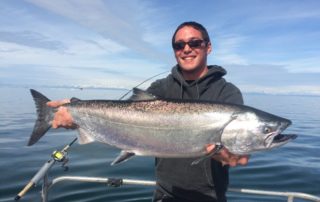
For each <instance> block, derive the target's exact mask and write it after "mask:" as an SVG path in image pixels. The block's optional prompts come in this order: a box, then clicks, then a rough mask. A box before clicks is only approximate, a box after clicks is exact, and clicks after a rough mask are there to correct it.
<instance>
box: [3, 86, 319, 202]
mask: <svg viewBox="0 0 320 202" xmlns="http://www.w3.org/2000/svg"><path fill="white" fill-rule="evenodd" d="M37 90H38V91H40V92H42V93H43V94H45V95H47V96H48V97H49V98H51V99H61V98H65V97H78V98H80V99H93V98H96V99H118V98H119V97H120V96H121V95H123V94H124V93H125V91H124V90H114V89H113V90H111V89H83V90H80V89H67V88H37ZM0 95H1V97H0V202H9V201H13V199H14V197H15V196H16V194H17V193H18V192H19V191H20V190H21V189H22V188H23V187H24V185H25V184H26V183H27V182H28V181H29V180H30V179H31V178H32V177H33V175H34V174H35V173H36V172H37V170H38V169H39V168H40V167H41V166H42V165H43V164H44V163H45V162H46V161H47V160H48V159H50V155H51V153H52V152H53V151H54V150H57V149H62V148H63V147H64V145H66V144H68V143H69V142H71V141H72V140H73V139H74V137H75V135H76V132H75V131H71V130H65V129H58V130H50V131H49V132H48V134H46V136H45V137H43V138H42V139H41V140H40V141H39V142H38V143H37V144H35V145H34V146H32V147H28V146H26V144H27V141H28V139H29V135H30V133H31V131H32V128H33V125H34V121H35V118H36V113H35V107H34V104H33V100H32V98H31V95H30V93H29V89H28V88H22V87H12V86H11V87H8V86H7V87H6V86H0ZM244 98H245V103H246V104H247V105H249V106H253V107H256V108H259V109H262V110H265V111H268V112H271V113H274V114H277V115H279V116H283V117H286V118H288V119H291V120H292V122H293V124H292V126H290V127H289V128H288V129H287V130H286V133H294V134H298V135H299V137H298V138H297V139H296V140H295V141H293V142H291V143H289V144H287V145H285V146H283V147H281V148H278V149H274V150H272V151H268V152H260V153H256V154H253V155H252V156H251V158H250V162H249V164H248V165H247V166H240V167H235V168H231V169H230V187H233V188H245V189H259V190H268V191H284V192H286V191H290V192H304V193H308V194H313V195H317V196H320V156H319V154H320V127H319V126H320V97H311V96H310V97H308V96H279V95H258V94H254V95H253V94H245V95H244ZM118 153H119V150H118V149H115V148H112V147H109V146H106V145H102V144H99V143H93V144H88V145H79V144H77V143H76V144H74V145H73V146H72V147H71V148H70V150H69V154H68V157H69V163H68V166H69V170H68V171H64V170H63V168H61V166H60V164H56V165H55V166H53V167H52V169H51V171H50V173H49V179H53V178H56V177H59V176H62V175H72V176H88V177H119V178H129V179H139V180H154V160H153V158H151V157H136V158H132V159H131V160H129V161H127V162H125V163H123V164H120V165H117V166H110V165H109V164H110V162H111V161H112V160H113V159H114V158H115V157H116V156H117V154H118ZM40 190H41V183H40V184H38V186H36V187H34V188H32V189H31V190H30V191H29V192H28V193H27V194H26V195H25V196H24V198H22V199H21V201H32V202H37V201H41V198H40ZM152 192H153V187H145V186H132V185H130V186H129V185H126V186H122V187H119V188H113V187H107V186H105V185H103V184H96V183H80V182H62V183H59V184H57V185H56V186H54V187H53V188H52V189H51V190H50V192H49V201H52V202H60V201H64V202H69V201H70V202H73V201H83V202H93V201H95V202H102V201H119V202H125V201H151V197H152ZM228 201H252V202H253V201H286V199H285V198H282V197H260V196H257V195H245V194H238V193H228ZM297 201H300V200H297ZM301 201H302V200H301Z"/></svg>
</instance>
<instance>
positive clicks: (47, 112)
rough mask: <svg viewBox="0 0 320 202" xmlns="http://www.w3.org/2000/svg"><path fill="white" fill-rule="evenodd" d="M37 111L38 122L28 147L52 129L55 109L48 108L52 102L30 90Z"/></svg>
mask: <svg viewBox="0 0 320 202" xmlns="http://www.w3.org/2000/svg"><path fill="white" fill-rule="evenodd" d="M30 92H31V95H32V97H33V100H34V103H35V105H36V109H37V115H38V117H37V120H36V122H35V125H34V128H33V132H32V134H31V136H30V139H29V142H28V146H31V145H33V144H35V143H36V142H37V141H38V140H39V139H40V138H41V137H42V136H43V135H44V134H45V133H46V132H47V131H48V130H49V129H50V127H51V124H52V120H53V116H54V108H52V107H49V106H47V102H49V101H50V100H49V99H48V98H47V97H46V96H44V95H42V94H41V93H39V92H38V91H36V90H33V89H30Z"/></svg>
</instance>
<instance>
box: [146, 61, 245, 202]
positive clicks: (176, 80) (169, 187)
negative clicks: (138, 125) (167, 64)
mask: <svg viewBox="0 0 320 202" xmlns="http://www.w3.org/2000/svg"><path fill="white" fill-rule="evenodd" d="M208 69H209V71H208V72H207V74H206V75H205V76H203V77H201V78H199V79H197V80H194V81H185V80H184V79H183V77H182V74H181V72H180V70H179V66H178V65H177V66H174V67H173V68H172V71H171V74H169V75H168V76H167V77H166V78H164V79H160V80H157V81H155V82H154V83H152V84H151V86H150V87H149V88H148V90H147V91H148V92H150V93H152V94H154V95H156V96H158V97H161V98H172V99H194V100H205V101H219V102H227V103H234V104H243V99H242V95H241V92H240V90H239V89H238V88H237V87H235V86H234V85H233V84H231V83H228V82H226V80H225V79H223V78H222V77H223V76H224V75H225V74H226V71H225V70H224V69H223V68H222V67H220V66H216V65H213V66H208ZM187 146H188V145H186V147H187ZM194 160H195V158H178V159H177V158H156V180H157V188H156V191H155V194H154V201H175V202H177V201H179V202H180V201H183V202H189V201H190V202H200V201H201V202H202V201H219V202H223V201H226V196H225V193H226V191H227V186H228V181H229V179H228V178H229V177H228V167H227V166H222V164H221V163H220V162H217V161H215V160H213V159H210V158H209V159H205V160H203V161H200V162H199V163H198V164H196V165H191V163H192V162H193V161H194Z"/></svg>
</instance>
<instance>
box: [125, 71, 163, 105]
mask: <svg viewBox="0 0 320 202" xmlns="http://www.w3.org/2000/svg"><path fill="white" fill-rule="evenodd" d="M167 72H169V70H166V71H164V72H161V73H159V74H156V75H154V76H152V77H149V78H147V79H146V80H144V81H142V82H141V83H139V84H138V85H136V86H134V87H133V88H138V87H139V86H141V85H142V84H144V83H145V82H147V81H150V80H151V79H153V78H155V77H157V76H160V75H161V74H164V73H167ZM133 88H132V89H133ZM132 89H130V90H128V92H126V93H125V94H124V95H123V96H121V97H120V98H119V100H122V99H123V98H124V97H126V96H127V95H128V94H129V93H131V92H132Z"/></svg>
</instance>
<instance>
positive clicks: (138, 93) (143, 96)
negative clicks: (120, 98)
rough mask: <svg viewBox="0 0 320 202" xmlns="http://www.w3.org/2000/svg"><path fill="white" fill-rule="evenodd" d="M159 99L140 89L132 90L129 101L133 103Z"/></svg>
mask: <svg viewBox="0 0 320 202" xmlns="http://www.w3.org/2000/svg"><path fill="white" fill-rule="evenodd" d="M156 99H157V97H156V96H154V95H152V94H151V93H148V92H147V91H144V90H141V89H139V88H133V89H132V96H131V97H130V98H129V100H133V101H142V100H156Z"/></svg>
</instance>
